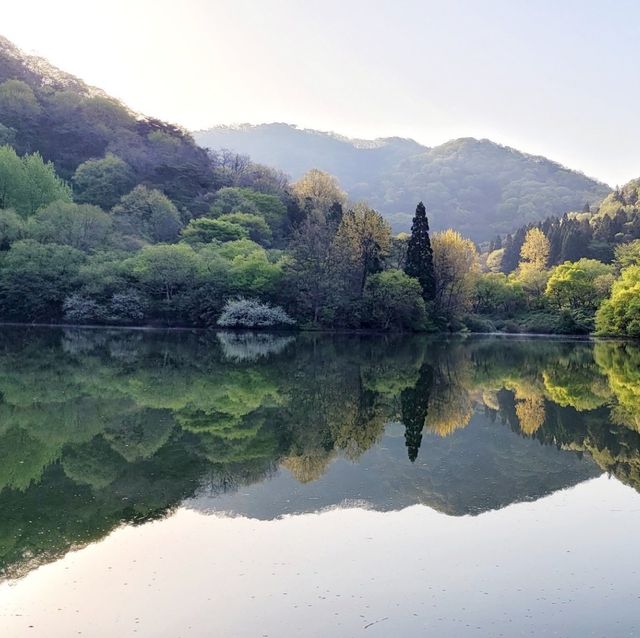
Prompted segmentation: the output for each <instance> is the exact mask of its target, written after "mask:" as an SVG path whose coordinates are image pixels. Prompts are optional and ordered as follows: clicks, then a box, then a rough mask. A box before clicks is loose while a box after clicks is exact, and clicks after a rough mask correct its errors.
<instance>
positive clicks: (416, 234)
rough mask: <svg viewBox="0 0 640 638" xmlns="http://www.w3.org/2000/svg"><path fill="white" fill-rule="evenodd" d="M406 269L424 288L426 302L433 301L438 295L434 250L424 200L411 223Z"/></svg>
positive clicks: (423, 294)
mask: <svg viewBox="0 0 640 638" xmlns="http://www.w3.org/2000/svg"><path fill="white" fill-rule="evenodd" d="M404 271H405V272H406V273H407V275H409V277H415V278H416V279H417V280H418V281H419V282H420V287H421V288H422V298H423V299H424V300H425V301H426V302H430V301H433V299H434V298H435V295H436V281H435V270H434V265H433V250H432V248H431V239H430V237H429V220H428V219H427V211H426V208H425V206H424V204H423V203H422V202H420V203H419V204H418V206H417V207H416V214H415V215H414V217H413V223H412V224H411V238H410V239H409V245H408V246H407V257H406V263H405V267H404Z"/></svg>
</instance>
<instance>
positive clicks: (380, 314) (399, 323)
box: [364, 269, 425, 330]
mask: <svg viewBox="0 0 640 638" xmlns="http://www.w3.org/2000/svg"><path fill="white" fill-rule="evenodd" d="M364 303H365V307H366V308H367V311H368V312H367V316H368V317H369V318H370V321H371V325H372V326H373V327H376V328H382V330H389V329H390V328H395V329H397V330H421V329H423V328H424V323H425V307H424V300H423V299H422V289H421V287H420V283H419V282H418V280H417V279H413V278H412V277H409V276H408V275H407V274H405V273H404V272H402V271H401V270H396V269H391V270H386V271H385V272H381V273H377V274H375V275H371V276H370V277H369V278H368V279H367V285H366V288H365V292H364Z"/></svg>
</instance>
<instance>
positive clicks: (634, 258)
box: [615, 239, 640, 271]
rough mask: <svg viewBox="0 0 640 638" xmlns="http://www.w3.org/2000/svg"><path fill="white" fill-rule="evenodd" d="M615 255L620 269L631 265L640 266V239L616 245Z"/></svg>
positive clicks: (616, 264) (616, 263)
mask: <svg viewBox="0 0 640 638" xmlns="http://www.w3.org/2000/svg"><path fill="white" fill-rule="evenodd" d="M615 256H616V257H615V266H616V268H617V269H618V271H620V270H623V269H624V268H628V267H629V266H640V239H636V240H635V241H632V242H629V243H628V244H622V245H620V246H616V249H615Z"/></svg>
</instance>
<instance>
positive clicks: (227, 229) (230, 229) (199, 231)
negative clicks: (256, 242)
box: [182, 215, 249, 244]
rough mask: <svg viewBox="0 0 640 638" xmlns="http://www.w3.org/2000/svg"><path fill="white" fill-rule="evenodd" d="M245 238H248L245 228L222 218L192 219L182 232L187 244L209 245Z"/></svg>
mask: <svg viewBox="0 0 640 638" xmlns="http://www.w3.org/2000/svg"><path fill="white" fill-rule="evenodd" d="M224 217H228V216H227V215H225V216H224ZM247 237H249V231H248V230H247V229H246V228H244V227H242V226H241V225H240V224H236V223H234V222H232V221H229V220H228V219H223V218H220V219H210V218H209V217H200V218H199V219H192V220H191V221H190V222H189V223H188V224H187V225H186V226H185V228H184V229H183V230H182V238H183V239H184V240H185V241H186V242H188V243H189V244H210V243H211V242H214V241H220V242H225V241H234V240H236V239H245V238H247Z"/></svg>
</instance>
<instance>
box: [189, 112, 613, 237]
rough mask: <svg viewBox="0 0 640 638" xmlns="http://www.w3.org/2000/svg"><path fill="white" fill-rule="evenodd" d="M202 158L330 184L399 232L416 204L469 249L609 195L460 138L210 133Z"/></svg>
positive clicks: (553, 169) (569, 174) (540, 163)
mask: <svg viewBox="0 0 640 638" xmlns="http://www.w3.org/2000/svg"><path fill="white" fill-rule="evenodd" d="M194 137H195V139H196V141H197V142H198V143H199V144H200V145H202V146H206V147H209V148H214V149H215V148H228V149H231V150H234V151H237V152H239V153H244V154H248V155H250V156H251V158H252V159H253V160H255V161H257V162H261V163H264V164H268V165H270V166H273V167H275V168H278V169H281V170H283V171H285V172H286V173H288V174H289V175H290V176H291V177H292V178H293V179H296V178H298V177H300V175H302V174H303V173H304V172H306V171H307V170H309V169H310V168H319V169H321V170H324V171H327V172H329V173H331V174H332V175H335V176H336V177H337V178H338V180H339V181H340V183H341V185H342V186H343V188H344V189H345V190H346V191H347V193H348V194H349V196H350V197H351V198H352V199H354V200H359V199H365V200H367V201H368V202H369V203H370V204H371V205H373V206H374V207H376V208H377V209H378V210H380V212H382V213H383V214H384V215H385V216H386V217H387V218H388V219H389V221H391V223H392V225H393V227H394V230H396V231H402V230H408V229H409V227H410V225H411V218H412V215H413V211H414V209H415V206H416V203H417V202H418V201H419V200H424V201H425V202H426V204H427V207H428V210H429V216H430V221H431V225H432V228H434V229H443V228H446V227H449V226H453V227H454V228H456V229H457V230H459V231H460V232H462V233H463V234H465V235H468V236H470V237H472V238H473V239H475V240H476V241H484V240H488V239H490V238H491V237H493V236H494V235H496V234H497V233H501V234H505V233H508V232H510V231H511V230H514V229H515V228H517V227H518V226H520V225H522V224H523V223H529V222H535V221H539V220H541V219H543V218H545V217H547V216H549V215H562V214H563V213H565V212H567V211H569V210H575V209H582V207H583V206H584V204H585V203H587V202H588V203H597V202H599V201H600V200H601V199H602V198H604V197H605V196H606V195H607V194H608V193H609V192H610V190H611V189H610V188H609V187H608V186H607V185H606V184H603V183H602V182H599V181H597V180H595V179H591V178H589V177H586V176H585V175H583V174H582V173H579V172H576V171H572V170H570V169H567V168H565V167H563V166H561V165H560V164H558V163H556V162H553V161H551V160H549V159H546V158H544V157H539V156H534V155H528V154H526V153H522V152H520V151H518V150H515V149H512V148H509V147H505V146H500V145H499V144H495V143H494V142H491V141H490V140H486V139H482V140H477V139H474V138H461V139H457V140H451V141H450V142H447V143H445V144H442V145H440V146H435V147H432V148H429V147H426V146H422V145H421V144H418V143H417V142H415V141H414V140H411V139H405V138H397V137H392V138H380V139H375V140H357V139H349V138H346V137H342V136H340V135H336V134H333V133H325V132H321V131H316V130H309V129H299V128H297V127H296V126H293V125H290V124H283V123H273V124H260V125H255V126H254V125H241V126H237V127H233V126H218V127H214V128H212V129H209V130H206V131H197V132H195V133H194Z"/></svg>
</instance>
